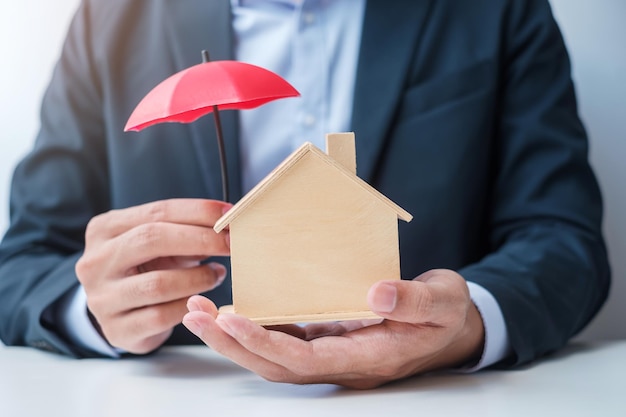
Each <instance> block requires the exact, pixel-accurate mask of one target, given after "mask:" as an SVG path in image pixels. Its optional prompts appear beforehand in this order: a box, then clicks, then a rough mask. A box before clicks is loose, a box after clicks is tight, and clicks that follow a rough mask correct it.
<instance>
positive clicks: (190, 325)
mask: <svg viewBox="0 0 626 417" xmlns="http://www.w3.org/2000/svg"><path fill="white" fill-rule="evenodd" d="M183 325H184V326H185V327H186V328H187V329H188V330H189V331H190V332H191V333H193V334H195V335H196V336H198V335H199V334H200V325H199V324H198V322H197V321H195V320H193V319H188V318H187V316H185V317H183Z"/></svg>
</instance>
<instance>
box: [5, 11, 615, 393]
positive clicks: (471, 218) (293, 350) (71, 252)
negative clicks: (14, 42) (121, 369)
mask: <svg viewBox="0 0 626 417" xmlns="http://www.w3.org/2000/svg"><path fill="white" fill-rule="evenodd" d="M202 49H209V50H210V51H211V55H212V58H213V59H215V60H218V59H238V60H241V61H247V62H251V63H255V64H258V65H261V66H264V67H266V68H268V69H271V70H273V71H275V72H277V73H279V74H281V75H282V76H284V77H285V78H286V79H287V80H289V81H290V82H291V83H292V84H294V86H295V87H296V88H297V89H298V90H300V92H301V94H302V97H301V98H300V99H289V100H284V101H280V102H275V103H270V104H268V105H265V106H263V107H261V108H259V109H255V110H246V111H242V112H224V113H223V114H222V117H223V124H224V131H225V136H226V137H227V138H229V140H228V141H227V144H226V148H227V149H226V151H227V154H228V156H229V158H230V160H229V161H228V162H229V169H230V176H231V178H233V181H232V185H231V190H230V192H231V195H233V196H234V198H235V199H237V198H239V197H240V196H241V195H242V194H243V193H245V192H246V191H248V190H249V189H250V188H251V187H252V186H253V185H254V184H255V183H256V182H258V181H259V180H260V179H262V178H263V176H264V175H265V174H267V173H268V172H269V171H270V170H271V169H272V168H273V167H274V166H275V165H276V164H277V163H278V162H280V161H281V160H282V159H283V158H284V157H285V156H287V155H288V154H289V153H290V152H291V151H292V150H293V149H295V148H296V147H297V146H299V145H300V144H301V143H302V142H303V141H307V140H308V141H311V142H314V143H318V144H319V141H320V140H322V139H323V137H324V133H326V132H333V131H349V130H352V131H355V132H356V137H357V138H358V140H357V142H358V143H357V157H358V175H359V176H360V177H361V178H363V179H364V180H366V181H367V182H369V183H370V184H372V185H373V186H374V187H375V188H377V189H378V190H380V191H381V192H382V193H384V194H385V195H387V196H388V197H389V198H391V199H392V200H393V201H395V202H397V203H398V204H399V205H400V206H402V207H403V208H405V209H406V210H407V211H409V212H411V213H412V214H413V216H414V218H415V220H414V221H413V222H411V223H409V224H402V225H400V255H401V270H402V275H403V277H404V278H405V280H403V281H400V282H390V281H385V280H384V277H381V281H380V282H379V283H377V284H375V285H374V286H373V287H372V288H371V289H370V292H369V294H368V303H369V305H370V307H371V308H372V310H373V311H375V312H376V313H378V314H379V315H380V316H381V317H382V319H381V320H380V321H377V322H374V323H372V322H367V323H364V322H345V323H326V324H317V325H309V326H307V327H295V326H283V327H280V328H263V327H260V326H257V325H255V324H253V323H251V322H250V321H248V320H246V319H245V318H243V317H239V316H236V315H226V314H224V315H219V316H218V315H217V311H216V307H217V306H219V305H222V304H226V303H230V301H231V300H230V297H231V295H230V282H229V277H228V272H227V267H225V265H226V266H227V265H228V260H227V258H223V257H225V256H226V257H227V256H228V254H229V248H228V244H229V242H228V235H227V234H216V233H214V232H213V230H212V226H213V224H214V223H215V221H216V220H217V219H218V218H219V217H220V216H221V215H222V214H223V213H224V212H225V211H227V210H228V209H229V207H230V205H229V204H228V203H226V202H221V201H219V195H220V179H219V161H218V156H217V150H216V145H214V144H215V140H214V139H215V138H214V134H213V126H212V122H211V121H210V119H208V118H205V119H201V120H199V121H198V122H195V123H193V124H190V125H178V124H166V125H159V126H154V127H151V128H149V129H146V130H144V131H142V132H141V133H139V134H125V133H123V132H122V131H123V127H124V125H125V123H126V120H127V118H128V116H129V115H130V113H131V112H132V110H133V108H134V106H135V105H136V104H137V103H138V102H139V101H140V99H141V98H142V97H143V96H144V95H145V94H146V93H147V92H148V91H149V90H150V89H151V88H152V87H154V86H155V85H156V84H158V83H159V82H160V81H161V80H163V79H165V78H167V77H168V76H170V75H171V74H174V73H175V72H177V71H180V70H182V69H184V68H187V67H189V66H191V65H194V64H196V63H198V62H199V60H200V58H199V57H200V55H199V53H200V51H201V50H202ZM41 123H42V124H41V130H40V132H39V135H38V137H37V141H36V144H35V147H34V149H33V151H32V152H31V153H30V154H29V155H28V156H26V158H25V159H24V160H23V161H22V162H21V163H20V164H19V165H18V167H17V168H16V171H15V175H14V178H13V183H12V193H11V222H10V228H9V230H8V232H7V234H6V236H5V237H4V239H3V241H2V244H1V246H0V336H1V337H2V340H3V341H4V342H5V343H7V344H17V345H30V346H34V347H37V348H41V349H46V350H50V351H56V352H61V353H64V354H68V355H73V356H79V357H84V356H97V355H104V356H111V357H116V356H120V355H123V354H143V353H148V352H152V351H154V350H157V349H158V348H159V347H160V346H162V345H163V344H180V343H194V342H198V341H202V342H204V343H206V344H207V345H208V346H210V347H212V348H213V349H215V350H216V351H218V352H220V353H222V354H223V355H225V356H227V357H229V358H231V359H232V360H234V361H235V362H237V363H239V364H241V365H242V366H244V367H247V368H248V369H251V370H253V371H254V372H257V373H258V374H260V375H261V376H263V377H265V378H267V379H270V380H275V381H283V382H295V383H318V382H331V383H337V384H341V385H345V386H350V387H356V388H371V387H375V386H378V385H380V384H383V383H385V382H388V381H391V380H395V379H399V378H403V377H407V376H410V375H414V374H419V373H422V372H425V371H429V370H433V369H442V368H461V369H466V370H477V369H481V368H483V367H486V366H492V365H493V366H500V367H511V366H515V365H519V364H522V363H526V362H528V361H530V360H533V359H535V358H537V357H539V356H541V355H544V354H546V353H549V352H551V351H554V350H556V349H558V348H560V347H561V346H563V345H564V344H565V343H566V342H567V340H568V339H569V338H570V337H572V336H573V335H574V334H576V333H577V332H578V331H580V330H581V329H582V328H583V327H584V326H585V325H586V324H587V323H588V322H589V320H591V318H592V317H593V316H594V314H595V313H596V312H597V311H598V309H599V308H600V306H601V305H602V303H603V302H604V300H605V298H606V295H607V291H608V287H609V267H608V264H607V257H606V250H605V247H604V243H603V239H602V236H601V220H602V218H601V217H602V203H601V197H600V194H599V190H598V186H597V184H596V180H595V177H594V175H593V173H592V171H591V168H590V166H589V164H588V162H587V139H586V135H585V131H584V128H583V126H582V124H581V122H580V120H579V118H578V116H577V110H576V99H575V95H574V90H573V85H572V82H571V78H570V66H569V61H568V57H567V52H566V50H565V47H564V44H563V40H562V38H561V35H560V33H559V30H558V27H557V25H556V24H555V22H554V20H553V18H552V15H551V12H550V8H549V4H548V3H547V1H544V0H524V1H521V0H509V1H501V0H477V1H473V2H456V1H452V0H450V1H445V0H437V1H434V0H421V1H408V0H407V1H396V2H393V4H392V5H391V4H390V3H389V2H384V1H382V0H368V1H365V0H342V1H335V2H324V1H316V0H303V1H295V0H267V1H246V0H232V1H228V0H222V1H201V0H189V1H185V2H168V1H163V0H138V1H134V2H127V1H122V0H108V1H104V0H84V1H83V2H82V4H81V6H80V8H79V10H78V12H77V14H76V16H75V18H74V20H73V22H72V25H71V27H70V29H69V34H68V38H67V41H66V43H65V46H64V48H63V52H62V55H61V58H60V60H59V63H58V65H57V67H56V69H55V72H54V75H53V77H52V80H51V82H50V85H49V87H48V90H47V92H46V94H45V97H44V100H43V107H42V120H41ZM207 258H208V260H207V261H205V260H206V259H207ZM197 294H202V295H201V296H199V295H197ZM277 302H279V301H277ZM181 323H184V325H181ZM190 331H191V332H190Z"/></svg>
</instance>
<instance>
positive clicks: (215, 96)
mask: <svg viewBox="0 0 626 417" xmlns="http://www.w3.org/2000/svg"><path fill="white" fill-rule="evenodd" d="M299 95H300V93H298V91H297V90H296V89H295V88H294V87H293V86H292V85H291V84H289V83H288V82H287V81H286V80H284V79H283V78H282V77H280V76H279V75H277V74H275V73H273V72H271V71H268V70H266V69H265V68H261V67H258V66H256V65H252V64H247V63H244V62H238V61H211V62H205V63H202V64H198V65H195V66H193V67H190V68H187V69H185V70H183V71H180V72H178V73H176V74H174V75H172V76H171V77H169V78H167V79H166V80H164V81H163V82H161V83H160V84H159V85H157V86H156V87H155V88H154V89H152V91H150V92H149V93H148V94H147V95H146V96H145V97H144V98H143V100H141V102H139V104H138V105H137V107H136V108H135V110H134V111H133V113H132V114H131V116H130V118H129V119H128V122H127V123H126V127H125V128H124V131H129V130H134V131H139V130H141V129H143V128H146V127H148V126H152V125H154V124H158V123H163V122H180V123H190V122H193V121H195V120H196V119H198V118H200V117H201V116H204V115H205V114H208V113H210V112H212V111H213V109H214V106H217V109H218V110H228V109H251V108H254V107H258V106H261V105H262V104H265V103H267V102H270V101H272V100H276V99H280V98H286V97H297V96H299Z"/></svg>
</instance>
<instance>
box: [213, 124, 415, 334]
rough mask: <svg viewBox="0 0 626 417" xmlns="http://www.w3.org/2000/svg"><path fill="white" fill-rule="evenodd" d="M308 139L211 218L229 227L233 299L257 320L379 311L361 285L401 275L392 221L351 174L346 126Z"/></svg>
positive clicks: (390, 211)
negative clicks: (319, 142)
mask: <svg viewBox="0 0 626 417" xmlns="http://www.w3.org/2000/svg"><path fill="white" fill-rule="evenodd" d="M326 147H327V152H328V154H326V153H324V152H322V151H321V150H320V149H318V148H317V147H315V146H314V145H312V144H311V143H305V144H304V145H302V146H301V147H300V148H299V149H298V150H296V151H295V152H294V153H293V154H291V156H289V157H288V158H287V159H285V161H283V162H282V163H281V164H280V165H279V166H278V167H277V168H276V169H275V170H274V171H272V173H270V174H269V175H268V176H267V177H266V178H265V179H264V180H263V181H261V182H260V183H259V184H258V185H257V186H256V187H255V188H254V189H252V190H251V191H250V192H249V193H248V194H247V195H246V196H245V197H243V198H242V199H241V200H240V201H239V202H238V203H237V204H236V205H235V206H233V207H232V208H231V209H230V210H229V211H228V212H227V213H226V214H225V215H224V216H222V218H220V219H219V220H218V221H217V223H216V224H215V227H214V229H215V231H216V232H218V233H220V232H221V231H222V230H224V229H226V228H227V227H228V229H229V233H230V250H231V274H232V282H233V307H232V309H229V308H222V309H221V310H220V311H222V312H224V311H231V312H235V313H237V314H241V315H243V316H246V317H248V318H250V319H251V320H253V321H255V322H257V323H260V324H287V323H297V322H319V321H339V320H352V319H367V318H376V317H377V316H376V315H375V314H374V313H372V312H371V311H370V310H369V308H368V305H367V292H368V291H369V288H370V287H371V286H372V285H373V284H374V283H376V282H378V281H381V280H393V279H400V255H399V246H398V219H401V220H404V221H407V222H408V221H410V220H411V218H412V216H411V215H410V214H409V213H407V212H406V211H405V210H403V209H402V208H401V207H399V206H397V205H396V204H395V203H393V202H392V201H391V200H389V199H388V198H387V197H385V196H384V195H382V194H381V193H379V192H378V191H377V190H376V189H374V188H372V187H371V186H370V185H369V184H367V183H366V182H365V181H363V180H361V179H360V178H359V177H357V175H356V154H355V148H356V146H355V141H354V134H353V133H338V134H330V135H327V137H326Z"/></svg>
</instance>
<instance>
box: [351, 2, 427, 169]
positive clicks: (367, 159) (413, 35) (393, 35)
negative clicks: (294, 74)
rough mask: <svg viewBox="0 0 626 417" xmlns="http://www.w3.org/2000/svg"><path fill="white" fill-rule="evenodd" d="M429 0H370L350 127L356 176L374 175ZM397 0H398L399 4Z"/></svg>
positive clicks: (362, 39)
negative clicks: (355, 146) (355, 142)
mask: <svg viewBox="0 0 626 417" xmlns="http://www.w3.org/2000/svg"><path fill="white" fill-rule="evenodd" d="M431 2H432V0H405V1H402V2H400V1H397V2H393V5H390V2H388V1H385V0H368V2H367V6H366V9H365V17H364V21H363V33H362V35H361V48H360V53H359V62H358V66H357V76H356V84H355V95H354V105H353V110H352V128H353V129H354V131H355V132H356V134H357V158H358V164H357V169H358V174H359V177H361V178H363V179H364V180H366V181H372V180H373V177H374V175H375V170H374V168H375V166H376V163H377V161H378V157H379V155H380V152H381V150H382V147H383V144H384V142H385V139H386V138H385V135H386V133H387V132H389V128H390V126H391V123H392V122H393V115H394V112H395V110H396V107H397V104H398V101H399V100H400V97H401V94H402V91H403V87H404V83H405V82H406V78H407V71H408V70H409V65H410V62H411V59H412V57H413V54H414V53H415V47H416V44H417V42H418V38H419V36H418V35H419V33H420V31H421V29H422V27H423V26H424V24H425V18H426V16H427V14H428V11H429V9H430V4H431ZM398 3H402V4H401V5H400V4H398Z"/></svg>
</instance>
